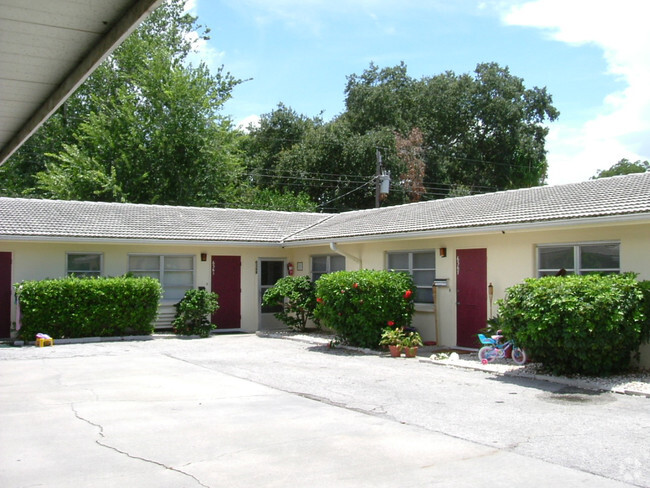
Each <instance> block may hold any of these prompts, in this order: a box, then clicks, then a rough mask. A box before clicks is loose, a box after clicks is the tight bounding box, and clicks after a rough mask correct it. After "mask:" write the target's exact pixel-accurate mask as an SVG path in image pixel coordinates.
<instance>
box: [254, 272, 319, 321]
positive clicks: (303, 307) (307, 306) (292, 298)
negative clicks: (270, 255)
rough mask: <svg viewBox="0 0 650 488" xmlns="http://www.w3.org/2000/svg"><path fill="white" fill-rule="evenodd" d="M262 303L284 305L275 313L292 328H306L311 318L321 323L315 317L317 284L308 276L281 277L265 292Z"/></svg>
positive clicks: (276, 316) (277, 317)
mask: <svg viewBox="0 0 650 488" xmlns="http://www.w3.org/2000/svg"><path fill="white" fill-rule="evenodd" d="M262 304H263V305H266V306H274V305H280V306H282V310H280V311H279V312H276V313H274V314H273V315H274V317H275V318H276V319H278V320H280V321H281V322H282V323H284V324H285V325H286V326H287V327H289V329H291V330H297V331H303V330H305V327H306V326H307V322H308V321H309V320H314V321H315V322H316V325H317V326H318V325H319V321H318V320H315V319H314V310H315V309H316V285H315V284H314V283H313V282H312V281H311V280H310V279H309V277H308V276H285V277H284V278H280V279H279V280H278V281H277V282H276V283H275V285H273V287H272V288H269V289H268V290H266V292H264V296H263V297H262Z"/></svg>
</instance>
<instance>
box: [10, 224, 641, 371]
mask: <svg viewBox="0 0 650 488" xmlns="http://www.w3.org/2000/svg"><path fill="white" fill-rule="evenodd" d="M649 237H650V224H641V223H640V224H629V223H628V224H621V225H617V224H609V225H600V226H585V227H582V228H563V227H555V228H552V227H546V228H543V229H538V230H528V231H506V232H505V233H504V232H501V231H494V232H490V233H485V234H481V235H455V236H451V235H450V236H434V237H419V238H407V237H402V238H400V239H393V240H374V241H366V242H350V243H346V242H338V243H337V246H338V249H339V250H340V251H342V252H344V253H346V254H348V255H352V256H355V257H358V258H359V259H360V260H361V263H360V264H359V263H357V262H355V261H354V260H352V259H350V258H346V268H347V269H348V270H357V269H360V268H366V269H385V267H386V253H387V252H389V251H398V250H404V251H417V250H430V249H435V250H436V251H438V250H439V249H440V248H443V247H444V248H446V250H447V256H446V257H440V255H439V252H437V253H436V276H437V278H447V279H448V284H449V286H448V287H441V288H438V289H437V293H438V296H437V298H438V304H437V311H435V312H434V310H433V307H428V308H427V307H418V309H417V311H416V315H415V317H414V323H413V325H414V326H416V327H417V328H418V329H419V330H420V332H421V333H422V336H423V338H424V340H425V341H436V342H437V343H438V344H441V345H448V346H454V345H456V282H455V281H456V271H455V256H456V250H458V249H472V248H486V249H487V283H492V284H493V286H494V297H493V303H492V313H493V315H496V313H497V307H496V300H498V299H499V298H503V296H504V293H505V290H506V289H507V288H508V287H509V286H512V285H514V284H516V283H519V282H520V281H522V280H523V279H525V278H528V277H532V276H535V275H536V246H537V245H545V244H559V243H571V244H574V243H586V242H599V241H617V242H620V256H621V269H622V271H634V272H636V273H638V274H639V279H644V280H650V259H648V257H647V246H648V238H649ZM0 251H9V252H12V254H13V264H12V266H13V271H12V272H13V275H12V281H13V282H14V283H16V282H20V281H23V280H35V279H43V278H57V277H61V276H64V274H65V267H66V253H67V252H101V253H103V256H104V275H106V276H118V275H122V274H124V273H126V272H127V266H128V254H129V253H152V254H191V255H194V256H195V262H196V274H195V281H196V282H195V286H196V287H199V286H204V287H206V289H210V287H211V260H210V256H212V255H225V256H241V262H242V268H241V280H242V282H241V288H242V297H241V304H242V306H241V314H242V321H241V325H242V330H244V331H249V332H253V331H255V330H257V329H258V324H259V319H260V316H259V281H258V280H259V276H258V275H257V274H256V262H257V260H258V259H259V258H276V259H283V260H285V261H286V262H291V263H293V264H294V267H295V268H296V271H295V274H296V275H309V274H310V273H311V256H314V255H324V254H335V253H334V252H333V251H332V250H331V249H330V247H329V243H326V244H323V245H311V246H290V247H285V248H282V247H266V246H255V247H253V246H229V247H221V246H199V245H187V246H179V245H151V244H129V245H126V244H109V243H99V244H95V243H93V244H85V243H61V242H11V241H0ZM201 253H206V254H207V256H208V258H207V260H206V261H205V262H202V261H201V260H200V254H201ZM298 263H302V268H303V269H302V271H299V270H297V267H298ZM485 306H486V310H487V312H488V314H489V311H490V303H489V299H488V302H487V303H486V304H485ZM436 317H437V322H438V324H437V325H438V327H437V335H436ZM12 320H15V310H13V305H12ZM643 358H644V359H643V362H644V364H645V365H647V366H650V345H648V346H644V348H643Z"/></svg>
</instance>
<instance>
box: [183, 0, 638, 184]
mask: <svg viewBox="0 0 650 488" xmlns="http://www.w3.org/2000/svg"><path fill="white" fill-rule="evenodd" d="M188 7H189V8H190V9H191V11H192V12H193V13H194V14H195V15H198V17H199V22H200V23H201V24H203V25H205V26H207V27H209V28H210V29H211V34H210V36H211V39H210V41H208V42H207V43H198V44H197V49H198V53H197V54H196V57H197V58H198V59H200V60H202V61H204V62H206V63H207V64H208V66H210V67H211V69H212V70H213V72H216V69H217V68H218V67H219V66H221V65H224V68H225V70H226V71H229V72H231V73H232V74H233V75H234V76H235V77H237V78H241V79H249V78H250V81H246V82H245V83H243V84H241V85H239V86H238V87H236V88H235V90H234V92H233V99H232V100H230V101H228V102H227V104H226V105H225V107H224V113H225V114H226V115H230V116H231V117H232V119H233V120H234V121H235V122H236V123H238V122H241V121H244V120H246V121H250V120H254V119H255V118H256V117H259V115H261V114H264V113H269V112H270V111H272V110H273V109H274V108H275V107H276V106H277V104H278V103H280V102H282V103H284V104H285V105H287V106H289V107H291V108H293V109H294V110H296V111H297V112H298V113H301V114H304V115H307V116H315V115H318V114H319V113H320V112H321V111H323V117H324V118H325V119H326V120H329V119H331V118H333V117H335V116H337V115H338V114H340V113H341V112H342V111H343V110H344V89H345V84H346V76H348V75H351V74H353V73H356V74H360V73H362V72H363V70H364V69H366V68H367V67H368V66H369V64H370V62H374V63H375V64H377V65H378V66H379V67H387V66H395V65H396V64H399V63H400V62H401V61H404V62H405V63H406V65H407V67H408V72H409V74H410V76H412V77H414V78H420V77H422V76H433V75H436V74H439V73H442V72H444V71H447V70H451V71H454V72H456V73H468V72H472V71H473V70H474V68H475V67H476V65H477V64H478V63H482V62H492V61H495V62H497V63H499V64H500V65H502V66H508V67H509V68H510V72H511V73H512V74H513V75H515V76H519V77H521V78H523V80H524V83H525V84H526V86H528V87H533V86H539V87H544V86H545V87H547V89H548V90H549V92H550V93H551V95H552V96H553V103H554V105H555V107H556V108H557V109H558V110H559V111H560V118H559V119H558V120H557V121H556V122H554V123H552V124H550V133H549V136H548V137H547V149H548V156H547V157H548V161H549V178H548V183H550V184H559V183H568V182H575V181H583V180H586V179H589V177H591V176H593V175H594V174H595V173H596V171H597V170H598V169H605V168H609V167H610V166H612V165H613V164H614V163H616V162H617V161H618V160H619V159H621V158H624V157H625V158H628V159H630V160H633V161H635V160H637V159H643V160H646V159H650V30H649V29H648V27H647V19H648V18H650V16H649V15H648V14H649V13H650V3H647V2H646V1H645V0H617V2H611V1H604V0H590V1H589V0H531V1H525V0H512V1H508V0H505V1H503V0H485V1H478V0H454V1H450V0H401V1H399V2H396V1H393V0H347V1H346V0H191V1H190V2H189V3H188Z"/></svg>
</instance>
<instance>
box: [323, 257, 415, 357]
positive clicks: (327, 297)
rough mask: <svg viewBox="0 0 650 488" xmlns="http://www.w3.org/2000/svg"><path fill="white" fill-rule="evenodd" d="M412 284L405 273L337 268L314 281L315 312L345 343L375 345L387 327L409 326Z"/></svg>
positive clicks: (411, 314) (413, 296)
mask: <svg viewBox="0 0 650 488" xmlns="http://www.w3.org/2000/svg"><path fill="white" fill-rule="evenodd" d="M415 291H416V288H415V285H414V284H413V278H412V277H411V275H409V274H408V273H396V272H390V271H374V270H361V271H339V272H336V273H330V274H326V275H323V276H321V277H320V279H319V280H318V281H317V282H316V297H317V302H318V305H317V306H316V310H315V312H314V315H315V317H316V318H317V319H320V320H321V321H322V322H323V323H324V325H326V326H328V327H330V328H332V329H333V330H334V331H336V332H337V334H338V335H339V337H340V339H341V340H343V341H345V342H346V343H348V344H350V345H353V346H359V347H371V348H375V347H377V346H378V345H379V341H380V340H381V333H382V331H383V329H384V328H385V327H387V326H394V327H409V326H410V325H411V320H412V318H413V311H414V298H415Z"/></svg>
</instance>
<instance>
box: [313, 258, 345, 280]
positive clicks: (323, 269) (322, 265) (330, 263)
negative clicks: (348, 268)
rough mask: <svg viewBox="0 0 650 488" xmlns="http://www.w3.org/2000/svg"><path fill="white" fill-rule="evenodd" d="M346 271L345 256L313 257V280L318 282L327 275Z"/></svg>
mask: <svg viewBox="0 0 650 488" xmlns="http://www.w3.org/2000/svg"><path fill="white" fill-rule="evenodd" d="M334 271H345V256H339V255H328V256H312V257H311V279H312V280H313V281H316V280H317V279H318V278H320V277H321V276H323V275H324V274H327V273H333V272H334Z"/></svg>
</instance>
